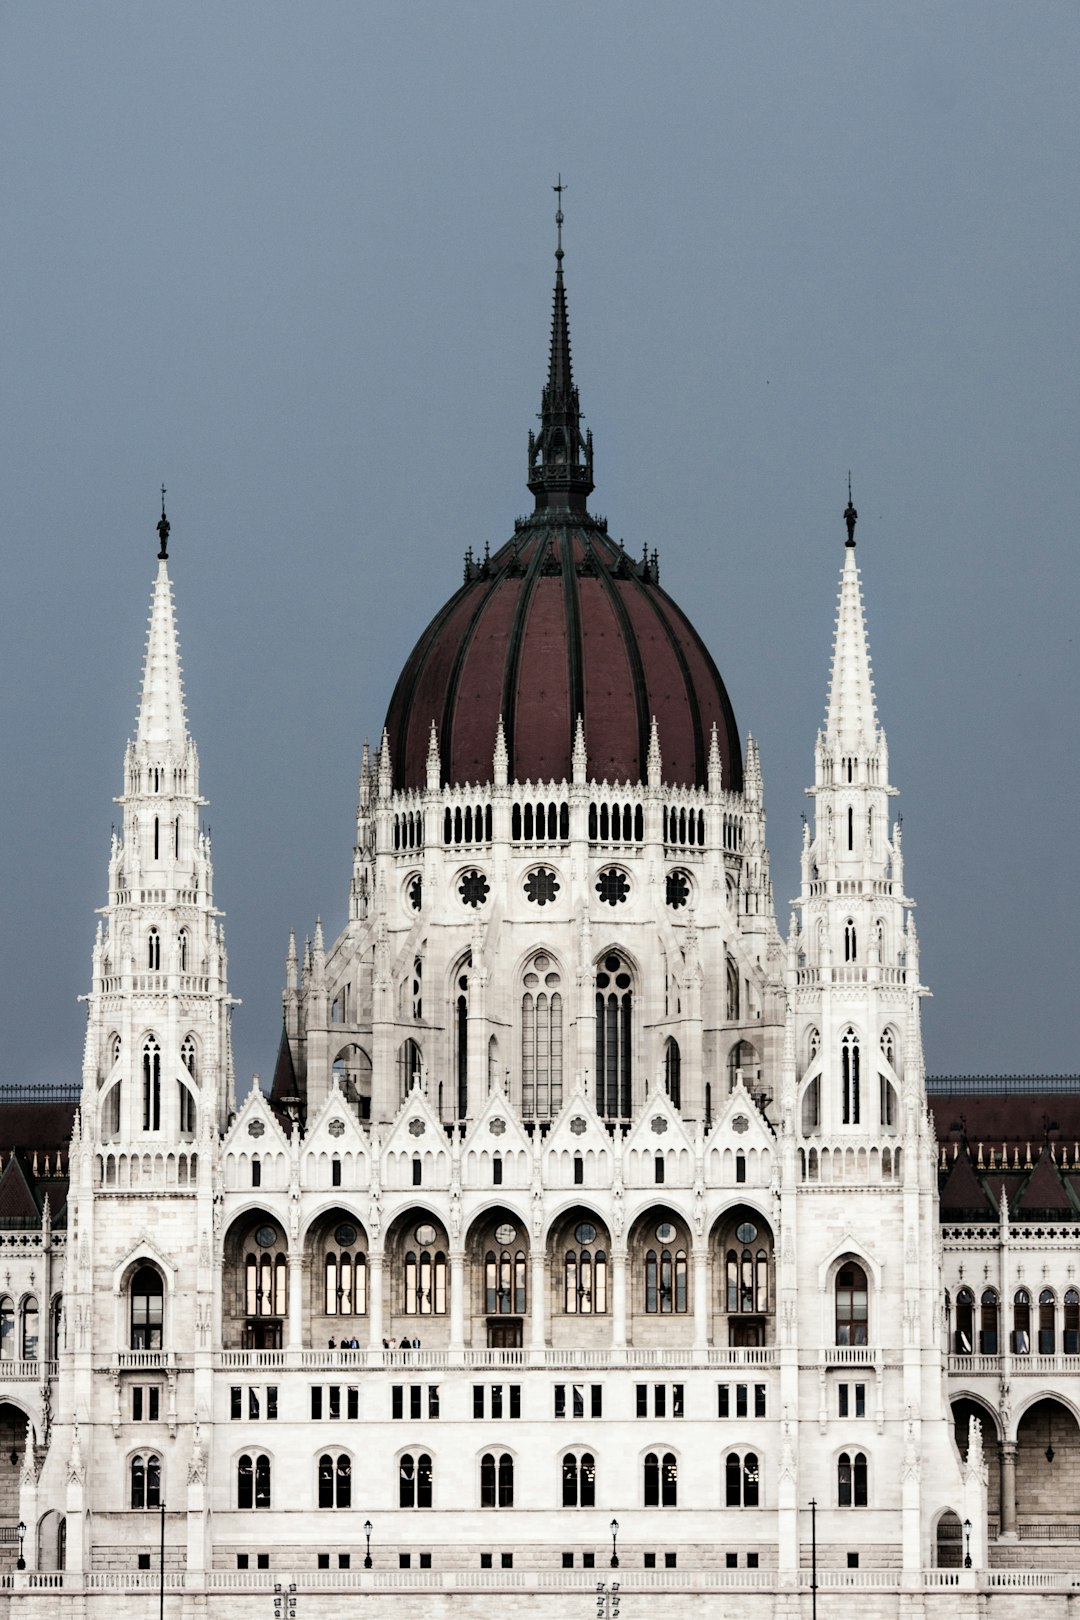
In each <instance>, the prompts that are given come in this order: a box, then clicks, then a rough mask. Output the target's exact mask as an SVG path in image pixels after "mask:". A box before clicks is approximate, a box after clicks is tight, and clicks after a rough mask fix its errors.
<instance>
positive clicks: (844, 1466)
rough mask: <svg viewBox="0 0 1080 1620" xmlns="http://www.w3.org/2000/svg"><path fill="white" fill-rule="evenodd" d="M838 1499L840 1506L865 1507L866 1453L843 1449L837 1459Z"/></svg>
mask: <svg viewBox="0 0 1080 1620" xmlns="http://www.w3.org/2000/svg"><path fill="white" fill-rule="evenodd" d="M836 1500H837V1503H838V1504H839V1506H840V1507H865V1506H866V1502H867V1496H866V1454H865V1453H864V1452H862V1451H857V1452H856V1453H855V1455H854V1456H852V1455H851V1454H850V1453H849V1452H847V1451H842V1452H841V1453H840V1455H839V1457H838V1458H837V1459H836Z"/></svg>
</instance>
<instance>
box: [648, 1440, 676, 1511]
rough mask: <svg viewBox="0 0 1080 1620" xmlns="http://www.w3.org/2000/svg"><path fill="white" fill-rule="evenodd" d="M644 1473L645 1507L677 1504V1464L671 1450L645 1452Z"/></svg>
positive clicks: (674, 1505)
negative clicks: (661, 1454) (660, 1453)
mask: <svg viewBox="0 0 1080 1620" xmlns="http://www.w3.org/2000/svg"><path fill="white" fill-rule="evenodd" d="M644 1475H645V1506H646V1507H677V1506H678V1498H679V1464H678V1462H677V1461H676V1459H675V1453H674V1452H673V1451H665V1452H664V1454H663V1456H660V1455H659V1453H657V1452H655V1451H648V1452H646V1454H645V1467H644Z"/></svg>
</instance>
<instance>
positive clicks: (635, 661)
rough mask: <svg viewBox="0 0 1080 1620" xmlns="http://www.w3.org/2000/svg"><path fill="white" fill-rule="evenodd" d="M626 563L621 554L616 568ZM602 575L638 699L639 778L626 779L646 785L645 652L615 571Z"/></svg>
mask: <svg viewBox="0 0 1080 1620" xmlns="http://www.w3.org/2000/svg"><path fill="white" fill-rule="evenodd" d="M622 562H623V554H622V553H620V555H619V557H618V559H617V564H616V566H619V565H621V564H622ZM599 575H600V580H601V582H602V585H603V588H604V589H605V590H606V592H607V595H608V598H609V600H610V602H611V605H612V608H613V609H614V612H615V617H616V619H617V620H618V622H619V627H620V629H621V630H622V639H623V647H624V650H625V652H626V656H627V661H628V663H629V665H630V679H631V689H632V691H633V696H634V709H635V712H636V714H637V733H638V735H637V777H636V778H635V777H634V776H633V775H632V774H631V773H630V772H629V771H628V772H627V773H626V776H627V780H628V781H634V780H637V781H640V782H644V780H645V756H646V755H647V754H648V752H649V722H650V719H651V716H650V714H649V694H648V689H647V687H646V682H645V668H644V665H643V663H642V660H641V649H640V647H639V646H638V640H637V636H636V634H635V632H634V627H633V624H632V623H631V619H630V615H629V613H628V612H627V610H626V604H625V602H624V601H623V600H622V595H621V593H620V591H619V588H618V585H617V584H616V582H615V579H614V578H613V577H612V572H611V570H609V569H607V568H602V569H600V571H599ZM588 739H589V716H588V713H586V715H585V741H586V745H587V744H588Z"/></svg>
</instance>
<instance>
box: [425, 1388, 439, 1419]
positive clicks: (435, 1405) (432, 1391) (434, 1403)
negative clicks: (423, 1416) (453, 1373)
mask: <svg viewBox="0 0 1080 1620" xmlns="http://www.w3.org/2000/svg"><path fill="white" fill-rule="evenodd" d="M427 1415H428V1417H429V1418H437V1417H438V1415H439V1386H438V1384H429V1385H428V1392H427Z"/></svg>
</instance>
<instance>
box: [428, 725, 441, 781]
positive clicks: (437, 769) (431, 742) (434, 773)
mask: <svg viewBox="0 0 1080 1620" xmlns="http://www.w3.org/2000/svg"><path fill="white" fill-rule="evenodd" d="M441 778H442V763H441V761H440V759H439V734H438V732H437V731H436V730H435V722H434V720H433V721H432V722H431V730H430V731H429V732H428V746H427V786H428V792H429V793H438V791H439V783H440V780H441Z"/></svg>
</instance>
